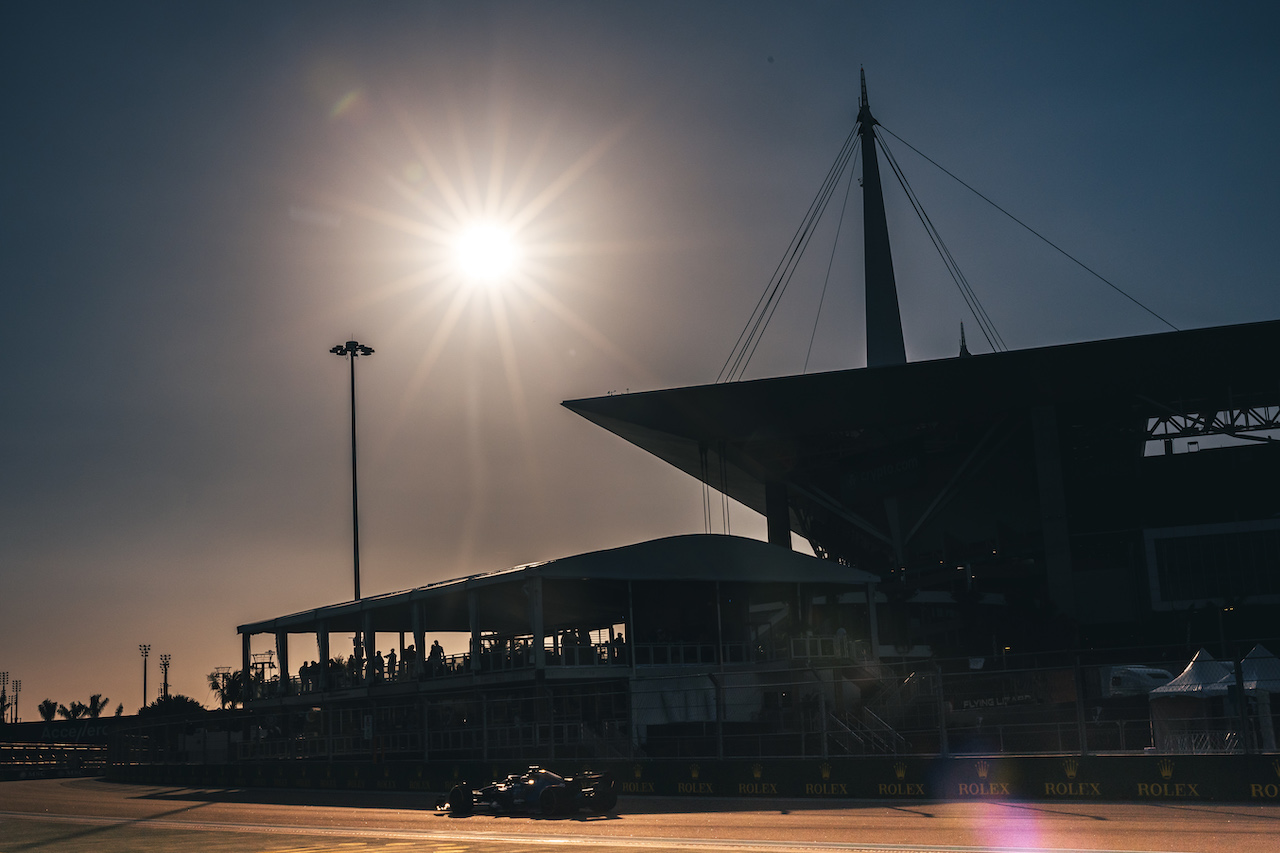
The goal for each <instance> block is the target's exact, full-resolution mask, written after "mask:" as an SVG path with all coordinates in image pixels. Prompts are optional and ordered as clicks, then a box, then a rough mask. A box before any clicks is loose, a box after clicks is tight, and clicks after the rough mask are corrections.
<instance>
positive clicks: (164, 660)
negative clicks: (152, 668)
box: [160, 655, 173, 699]
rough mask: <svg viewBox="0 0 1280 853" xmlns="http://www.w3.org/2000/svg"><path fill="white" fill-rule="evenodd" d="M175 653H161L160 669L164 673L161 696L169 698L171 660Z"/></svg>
mask: <svg viewBox="0 0 1280 853" xmlns="http://www.w3.org/2000/svg"><path fill="white" fill-rule="evenodd" d="M171 660H173V655H160V671H161V672H163V673H164V686H163V687H161V688H160V698H161V699H168V698H169V661H171Z"/></svg>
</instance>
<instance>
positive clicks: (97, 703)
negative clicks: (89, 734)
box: [85, 693, 111, 720]
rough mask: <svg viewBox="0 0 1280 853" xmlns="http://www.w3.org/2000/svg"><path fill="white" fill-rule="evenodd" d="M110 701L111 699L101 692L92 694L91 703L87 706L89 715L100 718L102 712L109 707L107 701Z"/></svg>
mask: <svg viewBox="0 0 1280 853" xmlns="http://www.w3.org/2000/svg"><path fill="white" fill-rule="evenodd" d="M110 701H111V700H110V699H108V698H107V697H106V696H103V695H102V694H101V693H95V694H93V695H92V696H90V697H89V704H88V705H86V706H85V707H86V709H87V710H88V712H89V716H90V717H92V718H93V719H95V720H96V719H98V717H100V716H101V715H102V712H103V711H105V710H106V709H107V703H108V702H110Z"/></svg>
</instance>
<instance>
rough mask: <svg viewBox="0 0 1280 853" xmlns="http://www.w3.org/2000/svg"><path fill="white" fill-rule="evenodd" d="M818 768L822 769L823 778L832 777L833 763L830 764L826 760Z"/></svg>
mask: <svg viewBox="0 0 1280 853" xmlns="http://www.w3.org/2000/svg"><path fill="white" fill-rule="evenodd" d="M818 770H820V771H821V772H822V778H823V779H830V778H831V765H830V764H828V763H827V762H825V761H824V762H822V764H821V766H819V767H818Z"/></svg>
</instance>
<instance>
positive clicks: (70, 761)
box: [0, 743, 107, 775]
mask: <svg viewBox="0 0 1280 853" xmlns="http://www.w3.org/2000/svg"><path fill="white" fill-rule="evenodd" d="M106 760H107V747H106V746H105V745H102V744H83V743H0V771H17V772H19V773H22V774H24V775H44V774H47V773H84V774H88V775H97V774H99V773H102V772H103V768H104V767H105V766H106Z"/></svg>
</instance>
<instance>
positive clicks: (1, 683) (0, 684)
mask: <svg viewBox="0 0 1280 853" xmlns="http://www.w3.org/2000/svg"><path fill="white" fill-rule="evenodd" d="M8 711H9V673H8V672H0V715H7V714H8Z"/></svg>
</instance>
